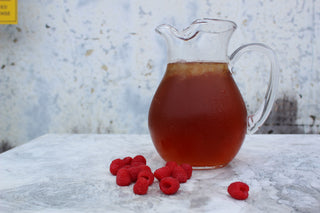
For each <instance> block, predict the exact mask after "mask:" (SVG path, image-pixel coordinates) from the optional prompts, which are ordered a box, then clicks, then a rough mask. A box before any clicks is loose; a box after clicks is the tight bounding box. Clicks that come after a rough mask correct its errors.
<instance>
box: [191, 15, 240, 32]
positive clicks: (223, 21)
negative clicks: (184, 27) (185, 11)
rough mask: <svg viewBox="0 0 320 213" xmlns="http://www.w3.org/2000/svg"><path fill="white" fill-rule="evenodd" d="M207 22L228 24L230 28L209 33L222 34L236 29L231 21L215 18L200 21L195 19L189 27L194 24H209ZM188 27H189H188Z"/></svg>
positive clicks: (235, 25)
mask: <svg viewBox="0 0 320 213" xmlns="http://www.w3.org/2000/svg"><path fill="white" fill-rule="evenodd" d="M209 22H220V23H228V24H229V25H230V26H229V27H228V28H227V29H226V30H221V31H213V32H211V33H224V32H228V31H229V30H236V29H237V24H236V23H235V22H233V21H231V20H227V19H217V18H202V19H196V20H195V21H193V22H192V24H191V25H195V24H202V23H209ZM189 27H190V26H189Z"/></svg>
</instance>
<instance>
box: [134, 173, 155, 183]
mask: <svg viewBox="0 0 320 213" xmlns="http://www.w3.org/2000/svg"><path fill="white" fill-rule="evenodd" d="M140 178H145V179H147V181H148V185H149V186H150V185H151V184H152V183H153V181H154V176H153V173H152V172H149V171H147V170H142V171H141V172H139V174H138V180H139V179H140Z"/></svg>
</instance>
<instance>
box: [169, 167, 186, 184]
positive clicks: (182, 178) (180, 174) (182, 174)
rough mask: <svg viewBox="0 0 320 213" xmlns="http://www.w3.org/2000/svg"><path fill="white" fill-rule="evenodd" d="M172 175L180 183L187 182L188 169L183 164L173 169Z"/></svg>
mask: <svg viewBox="0 0 320 213" xmlns="http://www.w3.org/2000/svg"><path fill="white" fill-rule="evenodd" d="M171 176H172V177H174V178H176V179H177V180H178V181H179V182H180V183H185V182H187V179H188V176H187V173H186V171H185V170H184V169H183V168H182V167H181V166H176V167H175V168H174V169H173V171H172V174H171Z"/></svg>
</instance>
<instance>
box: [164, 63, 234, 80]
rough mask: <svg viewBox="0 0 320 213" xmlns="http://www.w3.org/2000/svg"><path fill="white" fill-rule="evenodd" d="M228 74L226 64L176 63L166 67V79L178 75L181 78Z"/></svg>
mask: <svg viewBox="0 0 320 213" xmlns="http://www.w3.org/2000/svg"><path fill="white" fill-rule="evenodd" d="M208 72H210V73H221V74H228V73H229V68H228V64H227V63H216V62H176V63H169V64H168V65H167V73H166V77H170V76H175V75H179V76H181V77H183V76H185V77H187V76H190V75H202V74H205V73H208Z"/></svg>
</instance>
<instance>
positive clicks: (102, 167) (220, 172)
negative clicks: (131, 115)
mask: <svg viewBox="0 0 320 213" xmlns="http://www.w3.org/2000/svg"><path fill="white" fill-rule="evenodd" d="M319 143H320V136H319V135H251V136H247V138H246V140H245V143H244V145H243V147H242V148H241V150H240V152H239V154H238V155H237V157H236V158H235V159H234V160H233V161H232V162H231V163H230V165H228V166H227V167H225V168H222V169H217V170H206V171H194V173H193V177H192V178H191V179H190V180H189V181H188V182H187V183H185V184H183V185H181V188H180V190H179V192H178V193H177V194H176V195H173V196H167V195H164V194H162V193H161V192H160V190H159V187H158V182H157V181H156V182H155V183H154V184H153V185H152V186H151V187H150V188H149V191H148V194H147V195H144V196H138V195H135V194H133V192H132V185H131V186H129V187H119V186H117V185H116V183H115V177H114V176H112V175H111V174H110V173H109V171H108V165H109V163H110V162H111V160H112V159H114V158H119V157H125V156H134V155H137V154H143V155H145V156H146V158H147V164H148V165H149V166H150V167H151V169H152V170H155V169H156V168H158V167H160V166H162V165H163V164H164V162H163V161H162V160H161V158H160V157H159V155H158V154H157V153H156V151H155V149H154V148H153V145H152V142H151V140H150V138H149V136H148V135H54V134H51V135H50V134H49V135H44V136H42V137H39V138H37V139H35V140H33V141H31V142H29V143H27V144H24V145H22V146H20V147H17V148H14V149H12V150H10V151H7V152H5V153H2V154H0V180H1V181H0V212H304V213H306V212H319V209H320V157H319V153H320V146H319ZM233 181H243V182H246V183H247V184H248V185H249V186H250V192H249V198H248V199H247V200H245V201H238V200H234V199H232V198H231V197H230V196H229V195H228V194H227V186H228V185H229V184H230V183H231V182H233Z"/></svg>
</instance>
